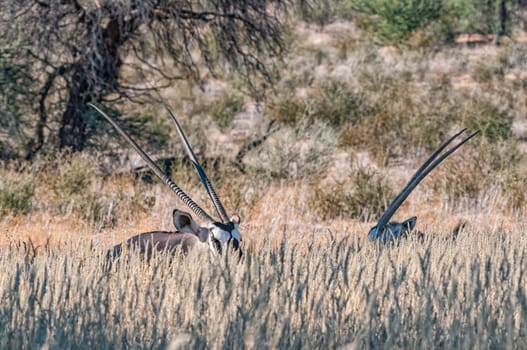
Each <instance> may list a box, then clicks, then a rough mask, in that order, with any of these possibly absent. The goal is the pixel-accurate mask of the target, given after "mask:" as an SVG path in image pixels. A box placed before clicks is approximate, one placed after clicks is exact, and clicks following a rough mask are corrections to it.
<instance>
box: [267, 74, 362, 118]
mask: <svg viewBox="0 0 527 350" xmlns="http://www.w3.org/2000/svg"><path fill="white" fill-rule="evenodd" d="M368 111H369V106H368V105H366V104H365V101H364V98H363V97H362V96H361V95H360V94H358V93H356V92H355V91H353V89H352V87H351V86H350V85H349V84H347V83H345V82H341V81H338V80H333V79H328V80H324V81H321V82H319V83H317V84H316V85H315V86H314V87H313V88H312V89H311V90H310V91H309V93H308V94H307V96H305V97H299V96H297V95H295V93H294V92H290V89H288V92H285V93H283V94H280V95H279V96H278V97H277V98H275V99H274V100H273V101H271V103H270V107H269V111H268V112H267V114H268V115H270V116H271V117H272V118H274V119H277V120H278V121H280V122H282V123H285V124H288V125H291V126H295V125H298V124H299V123H301V122H308V123H313V122H315V121H321V122H323V123H325V124H327V125H329V126H332V127H335V128H338V127H340V126H342V125H344V124H346V123H349V122H352V121H354V120H356V119H357V118H358V117H359V116H360V115H361V114H364V113H367V112H368Z"/></svg>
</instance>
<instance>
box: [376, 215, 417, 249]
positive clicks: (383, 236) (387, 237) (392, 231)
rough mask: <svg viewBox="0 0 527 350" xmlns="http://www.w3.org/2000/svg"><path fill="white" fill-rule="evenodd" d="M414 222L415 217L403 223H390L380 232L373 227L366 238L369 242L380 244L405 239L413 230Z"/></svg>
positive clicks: (415, 220)
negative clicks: (373, 241)
mask: <svg viewBox="0 0 527 350" xmlns="http://www.w3.org/2000/svg"><path fill="white" fill-rule="evenodd" d="M416 222H417V217H416V216H413V217H411V218H410V219H408V220H406V221H403V222H396V221H392V222H390V223H388V224H387V225H386V226H384V229H383V230H382V232H381V231H380V230H378V229H377V226H373V227H372V228H371V230H370V232H369V233H368V238H370V239H371V240H378V241H380V242H382V243H388V242H393V241H395V240H398V239H400V238H404V237H407V236H408V233H410V232H411V231H413V230H414V228H415V224H416Z"/></svg>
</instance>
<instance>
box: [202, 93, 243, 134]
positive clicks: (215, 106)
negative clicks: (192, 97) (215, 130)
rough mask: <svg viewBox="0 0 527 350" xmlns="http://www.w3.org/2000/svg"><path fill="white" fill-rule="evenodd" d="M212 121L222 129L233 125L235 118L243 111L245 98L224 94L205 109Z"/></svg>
mask: <svg viewBox="0 0 527 350" xmlns="http://www.w3.org/2000/svg"><path fill="white" fill-rule="evenodd" d="M205 108H206V111H207V113H208V114H209V115H210V116H211V117H212V120H214V122H216V124H218V126H219V127H220V128H226V127H228V126H230V125H231V123H232V121H233V119H234V116H235V115H236V114H237V113H239V112H241V111H242V109H243V98H242V96H239V95H234V94H228V93H226V92H224V93H222V94H221V95H220V96H218V97H216V98H215V99H214V100H212V101H211V102H210V103H208V105H207V106H206V107H205Z"/></svg>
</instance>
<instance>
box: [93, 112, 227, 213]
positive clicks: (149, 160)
mask: <svg viewBox="0 0 527 350" xmlns="http://www.w3.org/2000/svg"><path fill="white" fill-rule="evenodd" d="M88 106H90V107H91V108H93V109H95V110H96V111H97V112H99V114H101V115H102V116H103V117H104V118H106V120H108V121H109V122H110V124H112V125H113V127H114V128H115V129H116V130H117V131H118V132H119V133H120V134H121V135H122V136H123V137H124V138H125V139H126V140H127V141H128V142H129V143H130V145H132V147H133V148H134V149H135V150H136V151H137V153H138V154H139V155H140V156H141V158H143V160H144V161H145V162H146V163H147V164H148V166H149V167H150V169H152V171H153V172H154V173H155V174H156V175H157V176H158V177H159V178H160V179H161V180H162V181H163V182H164V183H165V184H166V185H167V186H168V187H169V188H170V189H171V190H172V191H173V192H174V193H175V194H176V195H177V196H178V197H179V199H181V201H183V203H185V205H186V206H187V207H189V208H190V209H191V210H192V211H193V212H194V213H195V214H196V215H198V216H199V217H200V218H201V219H203V220H205V221H207V222H209V223H211V222H215V221H216V220H214V219H213V218H212V216H210V215H209V214H207V212H206V211H205V210H203V209H202V208H201V207H200V206H199V205H198V204H197V203H196V202H194V201H193V200H192V198H190V196H188V195H187V194H186V193H185V192H184V191H183V190H182V189H181V188H180V187H179V186H178V185H177V184H176V183H175V182H174V181H173V180H172V179H171V178H170V177H168V176H167V175H166V174H165V173H164V172H163V171H162V170H161V169H160V168H159V167H158V166H157V164H156V163H154V161H153V160H152V158H150V157H149V156H148V154H146V152H145V151H143V149H142V148H141V147H140V146H139V145H138V144H137V143H136V142H135V141H134V140H133V139H132V138H131V137H130V135H129V134H128V133H127V132H126V131H124V130H123V129H122V128H121V127H120V126H119V124H117V122H116V121H115V120H113V119H112V118H111V117H110V116H109V115H108V114H106V113H105V112H104V111H102V110H101V109H100V108H99V107H97V106H96V105H94V104H93V103H88ZM163 107H164V108H165V110H166V111H167V112H168V114H169V115H170V118H171V119H172V121H173V122H174V124H175V126H176V129H177V132H178V134H179V137H180V138H181V141H182V142H183V145H184V146H185V150H186V151H187V154H188V156H189V158H190V160H191V161H192V164H193V166H194V168H195V169H196V171H197V172H198V174H199V177H200V179H201V182H202V183H203V185H204V186H205V189H206V190H207V193H208V195H209V197H210V199H211V200H212V203H213V204H214V207H215V208H216V211H217V212H218V214H219V216H220V218H221V221H222V222H223V223H227V222H229V221H230V220H229V216H228V215H227V213H226V211H225V208H224V207H223V205H222V204H221V201H220V199H219V197H218V195H217V194H216V191H215V190H214V187H212V184H211V182H210V181H209V179H208V177H207V175H206V174H205V171H204V170H203V167H202V166H201V164H200V163H199V161H198V159H197V158H196V155H195V154H194V151H193V150H192V147H191V146H190V144H189V142H188V140H187V138H186V137H185V134H184V133H183V130H182V129H181V126H180V125H179V123H178V121H177V119H176V117H175V116H174V114H173V113H172V111H171V110H170V109H169V108H168V106H167V105H166V104H164V103H163Z"/></svg>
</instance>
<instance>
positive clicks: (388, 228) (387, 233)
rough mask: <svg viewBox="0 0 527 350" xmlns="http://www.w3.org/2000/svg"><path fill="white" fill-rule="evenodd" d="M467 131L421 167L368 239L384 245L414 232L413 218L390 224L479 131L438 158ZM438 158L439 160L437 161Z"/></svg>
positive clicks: (434, 154)
mask: <svg viewBox="0 0 527 350" xmlns="http://www.w3.org/2000/svg"><path fill="white" fill-rule="evenodd" d="M466 130H467V129H463V130H461V131H459V132H458V133H457V134H455V135H454V136H452V137H451V138H450V139H448V140H447V141H445V142H444V143H443V144H442V145H441V146H439V148H438V149H437V150H435V152H434V153H433V154H432V155H431V156H430V157H429V158H428V159H427V160H426V161H425V162H424V163H423V165H421V167H420V168H419V169H417V171H416V172H415V174H414V176H413V177H412V178H411V179H410V181H409V182H408V184H407V185H406V186H405V187H404V189H403V190H402V191H401V192H400V193H399V194H398V195H397V196H396V197H395V198H394V200H393V201H392V202H391V203H390V205H389V206H388V208H387V209H386V211H385V212H384V214H382V216H381V217H380V219H379V221H378V222H377V225H375V226H373V227H372V228H371V229H370V232H369V233H368V237H369V238H370V239H371V240H376V241H381V242H383V243H386V242H392V241H394V240H396V239H398V238H401V237H405V236H406V235H407V234H408V232H410V231H412V230H413V229H414V227H415V224H416V221H417V218H416V217H415V216H414V217H411V218H410V219H408V220H406V221H403V222H389V221H390V219H391V218H392V216H393V214H394V213H395V211H396V210H397V209H398V208H399V207H400V206H401V204H402V203H403V202H404V200H405V199H406V198H407V197H408V196H409V195H410V193H411V192H412V191H413V190H414V189H415V188H416V187H417V185H418V184H419V183H420V182H421V181H422V180H423V179H424V178H425V177H426V176H427V175H428V174H429V173H430V172H431V171H432V170H433V169H434V168H435V167H437V166H438V165H439V164H440V163H441V162H442V161H443V160H445V159H446V157H448V156H449V155H450V154H452V153H453V152H454V151H456V150H457V149H458V148H459V147H461V146H462V145H464V144H465V143H466V142H467V141H468V140H470V139H471V138H473V137H474V136H476V135H477V134H478V133H479V131H476V132H474V133H473V134H471V135H469V136H468V137H466V138H465V139H463V140H462V141H461V142H459V143H458V144H457V145H455V146H454V147H452V148H450V149H449V150H447V151H446V152H445V153H443V154H442V155H441V156H440V157H439V158H437V156H438V155H439V154H440V153H441V152H443V150H444V149H445V148H446V147H447V146H448V145H449V144H450V143H451V142H452V141H454V139H456V138H457V137H459V136H460V135H461V134H462V133H464V132H465V131H466ZM436 158H437V159H436Z"/></svg>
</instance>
